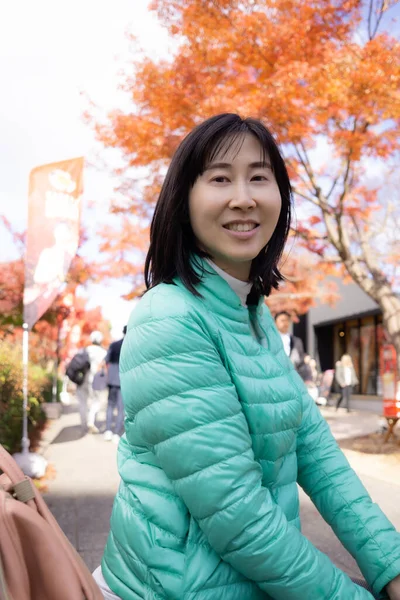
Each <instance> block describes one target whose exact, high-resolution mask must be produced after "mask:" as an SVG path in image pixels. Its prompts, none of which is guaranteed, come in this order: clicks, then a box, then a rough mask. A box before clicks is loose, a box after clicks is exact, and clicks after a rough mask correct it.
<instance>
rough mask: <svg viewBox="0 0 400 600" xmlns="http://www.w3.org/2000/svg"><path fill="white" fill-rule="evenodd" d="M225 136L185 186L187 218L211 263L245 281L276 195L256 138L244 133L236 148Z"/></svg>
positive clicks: (264, 240) (269, 230)
mask: <svg viewBox="0 0 400 600" xmlns="http://www.w3.org/2000/svg"><path fill="white" fill-rule="evenodd" d="M238 141H239V140H238ZM227 142H228V145H227V147H226V148H221V149H220V150H219V152H218V154H217V155H216V156H215V158H214V160H215V162H214V161H213V162H211V163H210V164H208V165H207V166H206V169H205V171H204V173H202V174H201V175H199V177H198V178H197V180H196V182H195V184H194V185H193V187H192V189H191V190H190V192H189V214H190V223H191V226H192V229H193V233H194V235H195V237H196V239H197V241H198V244H199V247H200V248H201V249H202V250H203V251H205V252H206V253H207V254H208V255H209V256H210V257H212V259H213V261H214V262H215V264H216V265H217V266H219V267H220V268H221V269H223V270H224V271H226V272H227V273H229V274H230V275H232V276H234V277H236V278H237V279H241V280H243V281H248V280H249V276H250V270H251V263H252V261H253V259H254V258H255V257H256V256H258V255H259V254H260V252H262V251H264V249H266V247H267V245H268V242H269V241H270V239H271V237H272V235H273V233H274V231H275V228H276V225H277V223H278V219H279V215H280V213H281V207H282V200H281V194H280V191H279V187H278V184H277V183H276V179H275V175H274V172H273V171H272V169H271V167H270V165H269V162H267V161H266V160H265V161H264V160H261V157H262V156H263V154H265V149H264V148H263V147H262V146H261V143H260V142H259V140H258V139H257V138H256V137H255V136H254V135H253V134H251V133H246V134H243V137H242V139H240V145H239V147H238V148H237V147H236V145H237V144H232V143H229V142H231V140H229V138H228V140H227ZM222 159H224V162H222Z"/></svg>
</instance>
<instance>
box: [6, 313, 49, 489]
mask: <svg viewBox="0 0 400 600" xmlns="http://www.w3.org/2000/svg"><path fill="white" fill-rule="evenodd" d="M22 328H23V333H22V399H23V402H22V440H21V450H22V452H16V453H15V454H14V455H13V457H14V459H15V462H16V463H17V465H18V466H19V467H20V468H21V469H22V471H23V472H24V473H25V475H28V477H43V475H44V474H45V472H46V467H47V461H46V459H45V458H44V457H43V456H41V455H40V454H34V453H32V452H29V446H30V440H29V435H28V390H29V388H28V384H29V381H28V366H29V325H28V323H24V324H23V326H22Z"/></svg>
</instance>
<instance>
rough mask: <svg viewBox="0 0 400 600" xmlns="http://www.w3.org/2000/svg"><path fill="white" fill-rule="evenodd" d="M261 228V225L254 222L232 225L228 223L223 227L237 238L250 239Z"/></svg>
mask: <svg viewBox="0 0 400 600" xmlns="http://www.w3.org/2000/svg"><path fill="white" fill-rule="evenodd" d="M259 226H260V225H259V224H258V223H255V222H254V221H252V222H247V223H241V222H239V221H232V222H231V223H226V225H224V226H223V227H224V229H226V230H227V231H228V232H229V233H230V234H232V235H233V236H235V237H236V238H241V239H249V238H250V237H252V236H253V235H254V233H255V232H256V231H257V229H258V228H259Z"/></svg>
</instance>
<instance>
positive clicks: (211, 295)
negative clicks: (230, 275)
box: [175, 255, 264, 323]
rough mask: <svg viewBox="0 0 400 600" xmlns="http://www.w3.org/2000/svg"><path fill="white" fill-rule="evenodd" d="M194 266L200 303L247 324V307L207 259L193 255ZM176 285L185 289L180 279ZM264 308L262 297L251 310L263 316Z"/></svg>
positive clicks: (226, 316)
mask: <svg viewBox="0 0 400 600" xmlns="http://www.w3.org/2000/svg"><path fill="white" fill-rule="evenodd" d="M192 266H193V268H194V269H195V271H196V273H197V274H198V275H199V277H200V283H199V284H198V285H197V286H196V289H197V291H198V292H199V294H200V295H201V297H200V298H198V300H199V302H201V303H202V304H204V305H205V306H206V307H207V308H208V309H209V310H211V311H212V312H214V313H217V314H219V315H221V316H223V317H225V318H228V319H229V320H234V321H242V322H245V323H247V322H248V319H249V311H248V309H247V307H244V306H242V303H241V300H240V298H239V296H238V295H237V294H236V292H234V290H233V289H232V288H231V286H230V285H229V284H228V282H227V281H225V279H224V278H223V277H221V276H220V275H219V274H218V273H217V272H216V271H215V269H214V268H213V267H212V265H210V263H209V262H208V261H207V260H206V259H204V258H202V257H200V256H198V255H193V257H192ZM175 283H176V284H177V285H179V287H184V284H183V283H182V281H181V280H179V279H176V280H175ZM189 293H190V292H189ZM263 306H264V297H261V298H260V301H259V303H258V306H250V307H249V310H251V311H257V314H258V315H261V314H262V311H263Z"/></svg>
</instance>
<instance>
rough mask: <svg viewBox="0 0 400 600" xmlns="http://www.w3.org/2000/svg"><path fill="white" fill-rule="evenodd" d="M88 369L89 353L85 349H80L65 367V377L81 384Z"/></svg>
mask: <svg viewBox="0 0 400 600" xmlns="http://www.w3.org/2000/svg"><path fill="white" fill-rule="evenodd" d="M89 369H90V360H89V354H88V353H87V352H86V350H82V351H81V352H78V354H75V356H74V357H73V358H72V360H71V362H70V363H69V365H68V366H67V368H66V369H65V373H66V375H67V377H68V378H69V379H70V380H71V381H72V382H73V383H76V385H82V383H83V380H84V379H85V375H86V373H87V372H88V371H89Z"/></svg>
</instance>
